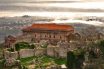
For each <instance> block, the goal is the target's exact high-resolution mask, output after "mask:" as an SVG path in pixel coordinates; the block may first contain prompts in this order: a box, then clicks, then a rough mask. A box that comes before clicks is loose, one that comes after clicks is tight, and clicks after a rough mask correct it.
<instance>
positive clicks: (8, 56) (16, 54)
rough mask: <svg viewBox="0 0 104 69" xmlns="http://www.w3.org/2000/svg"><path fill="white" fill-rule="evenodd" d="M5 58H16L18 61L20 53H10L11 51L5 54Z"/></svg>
mask: <svg viewBox="0 0 104 69" xmlns="http://www.w3.org/2000/svg"><path fill="white" fill-rule="evenodd" d="M4 57H5V59H8V58H14V59H17V58H18V52H16V51H15V52H9V51H5V52H4Z"/></svg>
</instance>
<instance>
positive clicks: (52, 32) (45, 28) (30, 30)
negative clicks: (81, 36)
mask: <svg viewBox="0 0 104 69" xmlns="http://www.w3.org/2000/svg"><path fill="white" fill-rule="evenodd" d="M22 31H23V35H24V36H31V37H30V38H31V39H30V40H31V42H40V40H48V41H49V43H51V44H56V43H57V42H59V41H69V40H70V38H71V34H72V33H74V28H73V27H72V26H70V25H61V24H54V23H50V24H49V23H46V24H33V25H32V26H29V27H26V28H24V29H23V30H22Z"/></svg>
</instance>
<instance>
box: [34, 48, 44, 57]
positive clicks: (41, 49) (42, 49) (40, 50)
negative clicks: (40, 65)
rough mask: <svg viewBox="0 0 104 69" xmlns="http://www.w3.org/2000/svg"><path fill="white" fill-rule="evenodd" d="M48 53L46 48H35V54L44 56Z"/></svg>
mask: <svg viewBox="0 0 104 69" xmlns="http://www.w3.org/2000/svg"><path fill="white" fill-rule="evenodd" d="M45 54H46V49H45V48H38V49H35V56H42V55H45Z"/></svg>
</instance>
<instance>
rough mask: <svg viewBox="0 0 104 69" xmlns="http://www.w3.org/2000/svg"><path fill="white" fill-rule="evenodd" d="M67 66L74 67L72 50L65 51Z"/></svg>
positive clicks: (71, 68) (73, 68) (69, 68)
mask: <svg viewBox="0 0 104 69" xmlns="http://www.w3.org/2000/svg"><path fill="white" fill-rule="evenodd" d="M66 65H67V68H68V69H75V55H74V53H73V52H72V51H69V52H68V53H67V64H66Z"/></svg>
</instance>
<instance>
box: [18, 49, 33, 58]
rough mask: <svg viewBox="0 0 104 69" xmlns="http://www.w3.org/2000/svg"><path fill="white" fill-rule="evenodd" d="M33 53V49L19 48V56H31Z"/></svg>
mask: <svg viewBox="0 0 104 69" xmlns="http://www.w3.org/2000/svg"><path fill="white" fill-rule="evenodd" d="M34 54H35V52H34V49H21V50H20V51H19V55H20V58H26V57H31V56H34Z"/></svg>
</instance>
